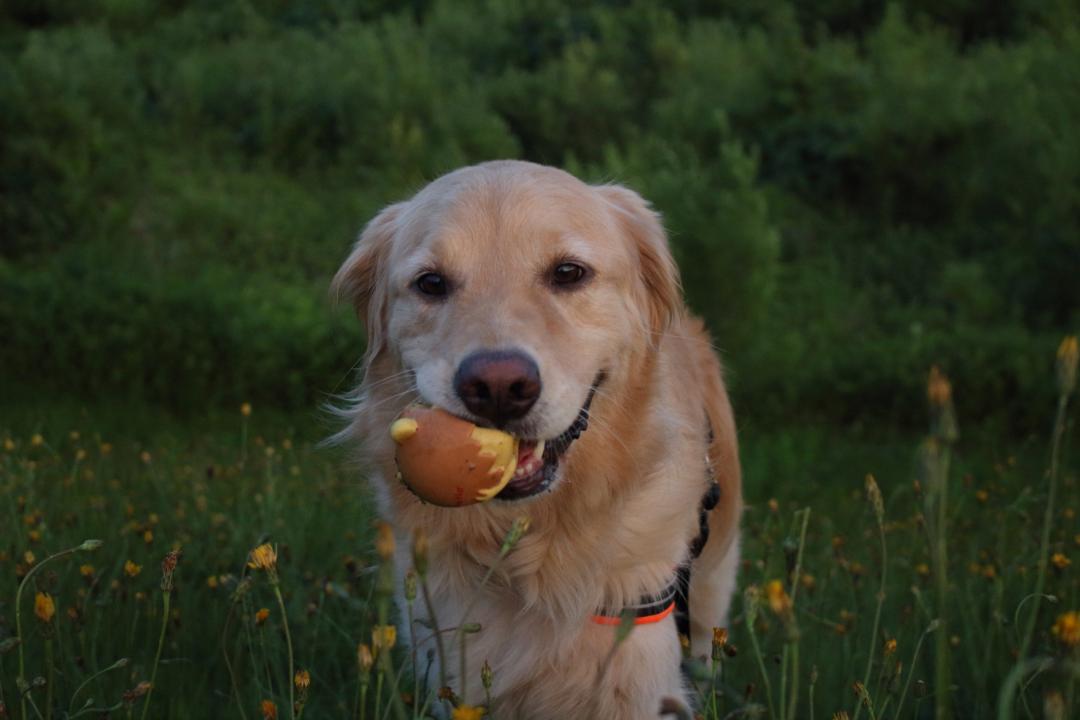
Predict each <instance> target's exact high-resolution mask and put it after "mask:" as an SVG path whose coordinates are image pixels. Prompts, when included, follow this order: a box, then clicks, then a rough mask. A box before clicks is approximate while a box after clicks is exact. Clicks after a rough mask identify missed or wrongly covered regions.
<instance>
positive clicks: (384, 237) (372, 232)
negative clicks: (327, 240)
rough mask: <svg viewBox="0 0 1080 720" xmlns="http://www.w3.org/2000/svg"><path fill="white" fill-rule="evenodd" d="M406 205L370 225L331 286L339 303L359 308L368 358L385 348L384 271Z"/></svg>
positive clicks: (394, 207)
mask: <svg viewBox="0 0 1080 720" xmlns="http://www.w3.org/2000/svg"><path fill="white" fill-rule="evenodd" d="M404 206H405V204H404V203H398V204H396V205H391V206H389V207H387V208H385V209H383V210H382V212H380V213H379V214H378V215H376V216H375V219H373V220H372V221H371V222H370V223H368V225H367V227H365V228H364V231H363V232H362V233H361V234H360V238H359V239H358V240H357V241H356V245H355V246H353V250H352V252H351V253H349V257H348V258H346V260H345V262H344V263H342V265H341V268H340V269H339V270H338V271H337V274H336V275H335V276H334V279H333V280H332V281H331V283H330V293H331V295H332V296H333V297H334V298H335V299H336V300H341V299H343V298H344V299H347V300H348V301H349V302H351V303H352V305H353V307H354V308H356V314H357V315H358V316H359V318H360V321H361V322H362V323H363V324H364V329H365V330H366V331H367V346H368V347H367V353H366V355H367V357H368V359H371V358H373V357H375V355H377V354H378V353H379V352H380V351H381V350H382V348H383V340H384V325H385V321H386V318H385V307H384V306H385V302H384V299H383V295H384V294H385V293H383V292H381V291H380V284H381V283H380V278H381V273H380V268H381V266H382V264H383V258H384V257H385V256H386V253H387V251H388V250H389V246H390V241H391V240H392V238H393V236H394V233H395V232H396V230H397V225H398V216H399V215H401V211H402V209H403V208H404Z"/></svg>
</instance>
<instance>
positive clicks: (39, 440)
mask: <svg viewBox="0 0 1080 720" xmlns="http://www.w3.org/2000/svg"><path fill="white" fill-rule="evenodd" d="M30 444H31V445H33V446H34V447H41V446H42V445H44V444H45V438H43V437H42V436H41V433H34V434H33V436H31V438H30Z"/></svg>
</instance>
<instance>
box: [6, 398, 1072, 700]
mask: <svg viewBox="0 0 1080 720" xmlns="http://www.w3.org/2000/svg"><path fill="white" fill-rule="evenodd" d="M941 381H942V380H941V379H939V380H937V381H935V382H939V383H940V382H941ZM1047 382H1048V383H1051V384H1052V383H1053V382H1054V379H1053V377H1048V379H1047ZM942 387H943V386H941V385H940V384H938V385H937V386H936V390H935V385H934V383H933V382H932V383H931V395H932V396H934V393H935V392H936V393H937V395H936V396H934V397H936V400H937V401H938V404H937V405H934V406H933V407H935V408H936V410H935V413H936V414H934V417H935V418H936V422H935V423H934V424H933V427H932V430H931V433H930V435H929V436H928V438H922V437H904V436H897V435H894V434H890V433H888V432H885V431H876V430H874V429H872V428H871V429H867V428H864V429H862V430H859V431H848V432H841V431H838V430H837V429H836V428H833V427H828V428H825V427H821V428H818V427H789V428H783V429H774V428H760V427H753V426H749V427H744V428H743V430H742V436H741V442H742V453H743V459H744V466H745V473H746V481H745V485H746V488H747V496H748V502H749V509H748V511H747V513H746V516H745V520H744V528H745V538H746V542H745V551H744V552H745V562H744V567H743V571H742V574H741V587H742V588H743V589H744V590H745V593H744V595H743V596H742V597H741V598H740V600H738V601H737V602H736V605H735V610H734V613H733V617H732V619H731V625H730V628H728V633H727V639H726V642H720V644H718V645H717V646H716V648H715V652H714V658H713V659H712V660H711V661H710V662H709V664H707V665H699V664H690V665H688V666H687V668H688V672H689V673H690V675H691V676H692V677H694V678H696V680H697V682H698V687H699V689H700V690H701V693H702V705H701V708H700V710H699V711H700V712H701V713H703V714H704V715H705V716H706V717H708V718H725V717H737V716H741V715H746V716H766V717H776V718H803V717H815V716H816V717H824V718H829V717H834V713H840V712H847V713H848V716H849V717H852V718H856V717H859V716H860V715H861V716H862V717H867V718H885V717H890V718H891V717H919V716H925V717H930V716H932V715H933V714H934V713H935V706H936V705H937V704H938V703H939V702H940V703H942V707H944V708H947V709H948V710H950V711H951V713H952V714H953V715H954V716H955V717H970V718H976V717H990V716H993V715H994V714H995V713H997V712H999V709H1000V710H1001V711H1002V712H1003V713H1004V715H1003V717H1069V716H1070V715H1069V714H1068V713H1069V712H1070V711H1075V708H1076V705H1077V703H1076V699H1075V697H1074V678H1075V672H1076V667H1077V666H1076V662H1077V660H1078V658H1077V655H1076V652H1077V651H1076V647H1077V645H1078V643H1080V622H1078V620H1077V618H1076V616H1075V615H1072V614H1069V613H1070V612H1071V611H1074V610H1076V609H1077V608H1080V596H1078V590H1080V585H1078V572H1080V571H1078V570H1077V569H1074V568H1072V567H1071V561H1072V559H1073V556H1074V555H1075V554H1076V553H1077V552H1078V551H1080V528H1078V525H1077V520H1076V511H1077V509H1078V508H1080V488H1078V487H1077V482H1076V480H1077V477H1076V472H1075V469H1074V467H1073V466H1072V465H1071V464H1070V463H1069V462H1068V459H1069V457H1068V445H1069V443H1068V442H1067V441H1068V439H1069V436H1070V435H1074V433H1073V432H1072V428H1073V427H1074V426H1073V425H1072V424H1069V423H1067V422H1066V421H1065V420H1064V419H1063V417H1064V416H1059V417H1058V418H1057V421H1056V423H1055V418H1054V408H1047V409H1046V412H1047V432H1046V434H1045V435H1044V436H1032V437H1023V438H1010V439H1003V438H1001V437H994V436H981V435H980V432H979V430H978V422H977V421H976V420H975V419H965V418H960V420H959V424H960V427H961V430H962V431H963V432H962V434H961V435H960V436H959V438H957V439H955V440H954V439H953V433H952V429H953V427H954V425H953V424H952V420H951V419H950V415H949V413H950V412H951V402H947V401H948V398H945V399H944V400H943V399H942V395H941V392H942ZM1062 397H1063V398H1064V397H1065V395H1062ZM1061 407H1062V408H1063V407H1064V401H1062V405H1061ZM243 410H244V411H245V412H241V410H240V409H238V410H237V411H235V412H234V413H226V414H215V415H211V416H209V417H206V418H201V419H200V420H199V422H197V423H194V422H192V421H191V420H190V419H183V420H177V419H173V418H170V417H168V416H167V415H165V414H163V413H160V412H159V411H155V410H153V409H149V408H119V407H107V406H104V405H102V406H97V407H89V408H80V407H78V406H77V405H70V404H62V403H57V404H42V405H39V406H37V407H33V408H29V407H26V406H23V407H18V408H16V407H4V408H0V443H2V447H0V494H2V497H4V498H5V502H4V503H3V507H2V508H0V527H2V528H3V532H2V534H0V577H2V578H3V585H2V589H0V643H2V644H0V648H2V654H0V707H2V708H5V709H4V710H0V718H2V717H15V718H22V717H24V716H25V717H27V718H38V717H40V718H74V717H103V716H105V715H106V714H107V715H108V716H110V717H140V718H141V717H155V718H158V717H167V718H191V717H243V718H263V717H273V716H274V714H273V713H275V712H276V716H277V717H282V718H287V717H290V713H289V704H290V694H292V695H293V696H294V700H296V701H297V702H298V707H300V708H301V709H300V710H299V712H297V715H299V714H301V713H302V714H303V715H305V716H307V717H310V718H321V717H335V718H336V717H366V718H381V717H416V716H420V714H421V710H422V708H423V707H424V706H425V705H427V706H430V704H431V703H432V702H433V700H432V696H431V693H434V692H435V691H436V690H437V689H438V688H436V687H434V683H432V687H429V688H426V689H425V688H424V686H423V685H422V684H416V683H415V682H414V680H415V675H414V673H413V668H414V662H413V660H412V659H411V658H409V657H408V656H407V654H405V653H404V652H402V651H401V650H400V648H398V649H396V650H395V651H394V654H393V657H392V663H391V662H387V663H383V662H377V663H376V665H375V666H374V667H373V668H372V669H371V670H370V671H368V672H365V671H364V669H363V668H364V666H363V665H362V664H361V663H362V661H363V660H364V659H365V656H364V650H363V647H362V646H366V647H370V645H371V644H372V641H373V629H375V628H376V627H378V626H379V625H380V623H381V622H386V620H385V619H383V618H380V613H381V612H385V611H386V609H387V604H386V603H385V602H380V601H379V599H380V598H384V597H385V593H384V592H382V591H381V590H380V582H385V580H386V575H385V573H380V567H379V555H378V554H377V553H376V548H375V545H374V538H375V535H376V533H375V530H374V518H373V512H372V508H371V504H370V500H369V495H368V493H367V491H366V490H365V489H364V487H363V483H362V478H361V477H359V475H358V474H357V473H356V472H354V471H351V470H349V469H348V466H347V464H346V463H345V462H344V460H343V458H342V456H341V455H340V454H339V453H337V452H334V451H329V450H325V449H319V448H316V447H315V445H314V443H315V442H316V441H317V440H318V439H319V438H320V437H321V436H323V435H324V434H326V431H327V429H328V426H327V425H326V423H325V421H324V419H322V418H320V417H319V416H318V415H316V414H314V413H312V414H310V415H293V416H283V415H276V414H272V413H263V412H261V411H260V409H259V408H258V407H256V408H253V409H252V408H243ZM1055 428H1056V434H1054V436H1053V437H1052V430H1055ZM1055 437H1056V438H1057V439H1058V440H1059V441H1061V440H1064V442H1059V447H1060V448H1061V450H1060V451H1055V452H1053V453H1052V448H1053V444H1054V438H1055ZM1052 456H1053V457H1052ZM1051 465H1053V466H1054V470H1053V472H1051V471H1050V469H1049V468H1050V467H1051ZM868 475H872V476H873V478H874V479H875V480H874V481H873V482H870V481H868V480H867V476H868ZM1052 488H1053V489H1052ZM878 489H879V490H878ZM878 493H880V494H878ZM876 498H878V499H876ZM945 498H947V504H946V502H945ZM939 513H940V515H939ZM942 518H943V519H944V522H943V523H942V522H941V519H942ZM939 527H940V528H944V532H943V533H938V532H937V529H938V528H939ZM1044 532H1045V535H1044ZM90 539H95V540H101V541H103V544H102V545H101V547H100V548H97V549H94V550H76V551H75V552H72V553H70V554H67V555H64V556H62V557H56V558H55V559H51V560H50V557H52V556H54V555H56V554H57V553H61V552H63V551H65V550H66V549H69V548H77V547H79V546H80V545H81V544H82V543H83V542H84V541H86V540H90ZM262 543H271V544H272V545H273V546H274V547H275V548H276V551H277V559H276V571H277V573H278V574H279V575H280V585H279V586H276V587H275V586H274V585H273V583H272V582H270V577H269V574H268V573H266V572H263V571H261V570H257V569H251V568H250V567H249V566H248V565H247V560H248V559H249V553H250V552H251V551H252V549H253V548H255V547H256V546H258V545H260V544H262ZM174 549H182V556H181V557H180V559H179V564H178V566H177V567H176V569H175V572H174V573H172V578H173V580H172V582H173V584H174V589H172V591H171V592H170V593H168V600H169V602H168V606H167V607H168V610H167V613H168V614H167V615H165V612H166V610H165V608H166V605H165V604H164V600H165V597H166V593H165V592H164V591H163V589H162V588H163V581H162V570H161V569H160V565H161V563H162V561H163V560H164V559H165V558H166V555H167V553H169V551H171V550H174ZM384 549H385V548H384ZM511 552H512V550H511ZM941 558H944V563H942V562H941ZM1044 575H1045V580H1042V579H1040V578H1042V577H1043V576H1044ZM27 577H28V578H29V579H28V580H27V581H26V582H22V581H23V580H24V579H25V578H27ZM380 577H382V578H383V580H382V581H380V580H379V578H380ZM20 588H21V596H20V601H19V605H18V607H16V604H15V601H16V597H17V592H19V591H20ZM277 589H280V592H281V595H280V598H279V596H278V595H277V593H276V590H277ZM382 589H383V590H385V586H384V587H383V588H382ZM50 600H51V604H50ZM436 602H437V599H436ZM50 605H51V607H50ZM282 609H284V613H285V614H284V615H283V614H282ZM20 611H21V612H20ZM473 620H475V621H476V622H478V623H480V624H481V629H480V632H482V631H483V630H482V623H483V619H482V618H474V619H473ZM397 622H402V620H400V619H398V620H397ZM20 623H21V632H19V624H20ZM286 631H287V632H286ZM1028 633H1030V637H1029V638H1028ZM16 637H20V638H21V639H22V642H21V643H16V642H15V641H14V638H16ZM613 638H614V636H613ZM1026 638H1028V639H1026ZM159 639H160V641H161V644H160V648H159ZM375 639H376V640H382V641H383V643H384V644H385V642H386V640H387V638H386V634H385V631H382V632H376V633H375ZM717 640H718V641H723V638H721V637H719V636H718V638H717ZM290 644H291V654H292V656H293V657H292V663H291V665H292V667H291V668H290V650H289V646H290ZM159 652H160V659H159V661H158V662H157V663H155V659H156V657H157V655H158V653H159ZM358 652H359V658H360V660H359V661H358ZM1021 655H1022V656H1023V657H1024V658H1026V659H1027V661H1026V663H1025V664H1024V665H1023V666H1022V672H1021V671H1014V669H1015V668H1017V667H1020V666H1018V664H1017V659H1018V657H1020V656H1021ZM387 657H388V658H389V656H387ZM939 660H942V661H943V662H939ZM125 663H126V664H125ZM417 664H418V665H419V666H420V672H419V674H420V675H422V674H423V667H422V666H423V659H422V658H421V659H419V660H418V661H417ZM299 671H306V672H307V673H308V674H309V676H310V686H309V687H306V688H305V689H301V688H300V687H298V686H296V684H295V683H294V682H293V678H294V677H295V676H296V673H297V672H299ZM477 671H478V672H479V668H478V669H477ZM493 672H495V673H496V674H497V673H498V668H493ZM155 673H156V675H155ZM20 678H23V679H24V680H20ZM302 678H303V675H301V679H302ZM151 679H153V689H152V690H149V689H148V686H147V685H146V684H145V683H149V682H151ZM301 684H303V683H301ZM395 686H396V687H395ZM402 693H404V694H405V697H404V699H403V700H402V701H401V702H400V703H399V702H396V701H395V702H391V701H390V700H391V698H401V697H402ZM1002 694H1004V695H1007V696H1008V697H1013V696H1015V697H1016V698H1017V700H1016V701H1015V702H1012V701H1010V700H1008V699H1006V700H1005V701H1004V702H1002V703H1001V704H1000V707H999V695H1002ZM20 695H22V698H20ZM361 695H363V697H364V701H363V702H360V700H359V698H360V696H361ZM301 698H302V699H303V701H302V707H301V705H300V701H301ZM472 700H473V701H474V702H476V703H479V702H480V699H479V698H475V699H472ZM266 702H269V703H273V705H274V709H273V710H272V709H271V706H270V705H267V704H266ZM5 713H6V715H5ZM457 716H458V717H468V716H469V714H468V708H460V709H459V712H458V715H457ZM841 717H843V716H841Z"/></svg>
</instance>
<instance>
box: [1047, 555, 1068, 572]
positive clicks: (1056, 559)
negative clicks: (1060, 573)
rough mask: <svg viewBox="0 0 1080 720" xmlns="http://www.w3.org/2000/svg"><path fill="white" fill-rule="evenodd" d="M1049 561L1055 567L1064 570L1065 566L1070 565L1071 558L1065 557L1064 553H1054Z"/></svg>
mask: <svg viewBox="0 0 1080 720" xmlns="http://www.w3.org/2000/svg"><path fill="white" fill-rule="evenodd" d="M1050 562H1051V563H1053V565H1054V567H1056V568H1057V569H1058V570H1064V569H1065V568H1067V567H1069V566H1070V565H1072V560H1070V559H1069V558H1068V557H1066V556H1065V554H1064V553H1054V554H1053V555H1052V556H1051V557H1050Z"/></svg>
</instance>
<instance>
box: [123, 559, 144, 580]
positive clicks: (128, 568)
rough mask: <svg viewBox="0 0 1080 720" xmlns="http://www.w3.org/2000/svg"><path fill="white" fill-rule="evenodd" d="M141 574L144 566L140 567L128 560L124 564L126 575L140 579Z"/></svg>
mask: <svg viewBox="0 0 1080 720" xmlns="http://www.w3.org/2000/svg"><path fill="white" fill-rule="evenodd" d="M141 572H142V565H138V564H136V563H134V562H132V561H131V560H127V561H125V562H124V574H125V575H127V576H128V577H132V578H133V577H138V575H139V573H141Z"/></svg>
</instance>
